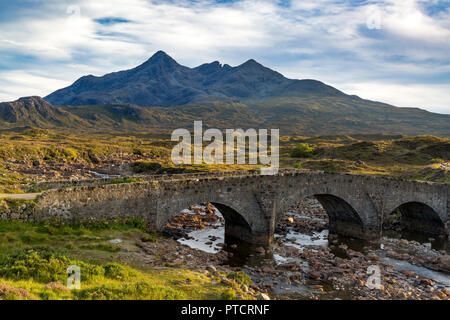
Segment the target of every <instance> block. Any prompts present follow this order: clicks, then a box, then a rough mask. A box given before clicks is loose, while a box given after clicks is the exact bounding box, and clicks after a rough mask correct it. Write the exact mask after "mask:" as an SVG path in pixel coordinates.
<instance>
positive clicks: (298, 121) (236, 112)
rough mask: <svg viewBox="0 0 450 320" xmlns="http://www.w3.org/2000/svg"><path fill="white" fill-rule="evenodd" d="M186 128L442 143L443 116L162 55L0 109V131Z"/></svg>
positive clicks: (265, 71)
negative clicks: (199, 125) (436, 139)
mask: <svg viewBox="0 0 450 320" xmlns="http://www.w3.org/2000/svg"><path fill="white" fill-rule="evenodd" d="M194 120H203V124H204V126H205V127H214V128H220V129H226V128H244V129H246V128H279V129H280V133H281V134H282V135H286V134H296V135H335V134H357V133H385V134H402V135H411V136H412V135H422V134H432V135H436V136H444V137H450V126H449V123H450V115H444V114H436V113H431V112H428V111H425V110H421V109H417V108H397V107H394V106H391V105H388V104H385V103H381V102H376V101H369V100H364V99H361V98H359V97H357V96H352V95H347V94H345V93H343V92H341V91H339V90H337V89H335V88H333V87H331V86H328V85H326V84H324V83H322V82H320V81H315V80H293V79H287V78H285V77H284V76H283V75H281V74H280V73H278V72H276V71H273V70H271V69H269V68H266V67H264V66H262V65H261V64H259V63H258V62H256V61H255V60H249V61H247V62H245V63H244V64H241V65H240V66H237V67H231V66H229V65H221V64H220V63H219V62H217V61H216V62H212V63H207V64H202V65H200V66H198V67H196V68H188V67H185V66H182V65H180V64H178V63H177V62H176V61H175V60H174V59H172V58H171V57H169V56H168V55H167V54H165V53H164V52H162V51H159V52H157V53H156V54H154V55H153V56H152V57H151V58H150V59H149V60H147V61H146V62H145V63H143V64H142V65H140V66H138V67H136V68H134V69H131V70H126V71H120V72H115V73H110V74H107V75H105V76H103V77H94V76H92V75H91V76H85V77H82V78H80V79H78V80H77V81H76V82H75V83H74V84H73V85H71V86H70V87H67V88H64V89H61V90H58V91H56V92H54V93H52V94H50V95H49V96H47V97H45V98H44V100H43V99H41V98H39V97H27V98H21V99H19V100H17V101H14V102H6V103H1V104H0V129H1V128H3V127H6V128H12V127H15V126H16V127H17V126H24V125H25V126H37V127H40V128H63V129H65V130H66V129H76V130H77V131H80V130H82V131H90V132H114V131H133V132H137V131H141V132H142V131H147V130H150V131H158V132H163V133H169V132H171V131H172V130H173V129H176V128H180V127H182V128H191V127H192V124H193V122H194Z"/></svg>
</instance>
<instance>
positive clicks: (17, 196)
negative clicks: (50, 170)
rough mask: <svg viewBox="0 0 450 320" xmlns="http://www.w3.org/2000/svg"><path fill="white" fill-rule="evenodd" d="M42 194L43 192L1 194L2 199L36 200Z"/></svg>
mask: <svg viewBox="0 0 450 320" xmlns="http://www.w3.org/2000/svg"><path fill="white" fill-rule="evenodd" d="M41 194H42V192H38V193H0V199H14V200H34V199H36V198H37V197H38V196H40V195H41Z"/></svg>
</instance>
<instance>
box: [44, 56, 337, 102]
mask: <svg viewBox="0 0 450 320" xmlns="http://www.w3.org/2000/svg"><path fill="white" fill-rule="evenodd" d="M310 95H313V96H315V95H319V96H345V94H344V93H342V92H340V91H339V90H336V89H334V88H332V87H330V86H327V85H325V84H323V83H322V82H320V81H315V80H292V79H287V78H285V77H284V76H283V75H281V74H280V73H278V72H276V71H273V70H271V69H269V68H266V67H264V66H262V65H261V64H259V63H258V62H256V61H255V60H253V59H251V60H248V61H247V62H245V63H243V64H241V65H240V66H237V67H231V66H229V65H221V64H220V63H219V62H217V61H215V62H212V63H208V64H203V65H201V66H199V67H197V68H188V67H185V66H182V65H180V64H178V63H177V62H176V61H175V60H174V59H172V58H171V57H169V56H168V55H167V54H166V53H164V52H163V51H158V52H157V53H155V54H154V55H153V56H152V57H151V58H150V59H149V60H147V61H146V62H145V63H143V64H142V65H140V66H138V67H136V68H134V69H131V70H126V71H120V72H115V73H110V74H107V75H105V76H103V77H95V76H92V75H89V76H85V77H82V78H80V79H78V80H77V81H75V83H74V84H72V85H71V86H69V87H67V88H64V89H61V90H58V91H56V92H54V93H52V94H50V95H48V96H47V97H45V98H44V99H45V100H47V101H48V102H50V103H52V104H53V105H61V106H67V105H71V106H81V105H104V104H109V103H130V104H135V105H138V106H163V107H166V106H177V105H185V104H192V103H203V102H208V101H215V100H222V101H238V100H246V99H263V98H267V97H281V96H299V97H300V96H301V97H304V96H310Z"/></svg>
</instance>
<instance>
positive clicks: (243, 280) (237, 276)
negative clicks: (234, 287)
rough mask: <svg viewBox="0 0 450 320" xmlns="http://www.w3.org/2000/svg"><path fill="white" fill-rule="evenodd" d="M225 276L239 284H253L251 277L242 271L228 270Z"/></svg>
mask: <svg viewBox="0 0 450 320" xmlns="http://www.w3.org/2000/svg"><path fill="white" fill-rule="evenodd" d="M227 278H228V279H232V280H234V281H236V282H237V283H238V284H240V285H243V284H245V285H247V286H251V285H252V284H253V281H252V279H250V277H249V275H248V274H246V273H245V272H243V271H233V272H230V273H229V274H228V275H227Z"/></svg>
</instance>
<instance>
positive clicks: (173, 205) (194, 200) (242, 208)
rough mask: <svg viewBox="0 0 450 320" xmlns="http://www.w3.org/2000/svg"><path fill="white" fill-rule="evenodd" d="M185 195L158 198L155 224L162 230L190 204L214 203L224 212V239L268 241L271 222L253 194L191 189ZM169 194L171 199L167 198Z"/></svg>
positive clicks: (264, 242)
mask: <svg viewBox="0 0 450 320" xmlns="http://www.w3.org/2000/svg"><path fill="white" fill-rule="evenodd" d="M184 191H185V192H183V196H180V197H176V195H173V194H172V195H170V194H168V195H162V196H161V198H160V201H158V208H157V220H156V225H157V228H158V229H159V230H162V229H163V227H164V226H165V225H166V224H167V223H168V222H169V220H170V219H172V218H173V217H174V216H176V215H177V214H179V213H180V212H181V211H182V210H184V209H186V208H189V207H190V206H191V205H195V204H200V203H211V204H212V205H214V206H215V207H216V208H217V209H218V210H219V211H220V213H221V214H222V216H223V218H224V220H225V242H234V241H236V239H237V240H240V241H244V242H248V243H253V244H263V245H267V244H268V243H270V240H271V236H272V234H271V233H270V232H269V226H268V225H269V222H268V220H267V219H264V218H263V217H261V215H259V214H258V215H257V216H255V213H259V208H258V207H257V203H256V201H254V197H253V195H252V194H246V193H238V194H236V193H233V192H221V193H218V192H213V191H212V189H211V190H207V191H205V192H191V191H189V190H184ZM166 197H168V198H169V199H170V200H168V199H167V198H166Z"/></svg>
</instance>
